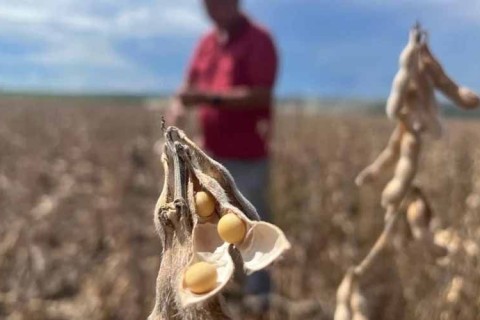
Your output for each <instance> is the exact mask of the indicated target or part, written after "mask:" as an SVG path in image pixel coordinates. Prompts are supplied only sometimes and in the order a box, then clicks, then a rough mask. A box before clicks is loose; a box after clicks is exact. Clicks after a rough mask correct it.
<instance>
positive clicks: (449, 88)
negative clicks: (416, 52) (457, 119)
mask: <svg viewBox="0 0 480 320" xmlns="http://www.w3.org/2000/svg"><path fill="white" fill-rule="evenodd" d="M420 56H421V59H422V61H423V63H425V66H426V68H427V71H428V73H429V74H430V76H431V79H432V81H433V83H434V84H435V87H437V88H438V89H439V90H440V91H442V92H443V94H444V95H445V96H447V97H448V98H449V99H450V100H452V101H453V102H454V103H455V104H457V105H458V106H459V107H461V108H464V109H474V108H477V107H478V106H480V97H479V96H478V95H477V94H476V93H475V92H473V91H472V90H471V89H469V88H467V87H463V86H459V85H458V84H457V83H456V82H455V81H453V80H452V79H451V78H450V77H449V76H448V75H447V73H446V72H445V70H444V69H443V67H442V65H441V64H440V62H439V61H438V59H437V58H436V57H435V56H434V55H433V54H432V52H431V50H430V48H429V47H428V46H427V45H425V46H422V48H421V51H420Z"/></svg>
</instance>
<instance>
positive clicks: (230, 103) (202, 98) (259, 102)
mask: <svg viewBox="0 0 480 320" xmlns="http://www.w3.org/2000/svg"><path fill="white" fill-rule="evenodd" d="M176 98H177V99H178V101H180V102H181V104H183V105H185V106H187V107H189V106H195V105H198V104H202V103H207V104H210V105H213V106H218V107H219V108H242V109H247V108H248V109H250V108H251V109H254V108H258V107H263V106H265V105H268V104H270V102H271V100H272V89H270V88H262V87H253V88H252V87H237V88H232V89H231V90H229V91H228V92H221V93H220V92H219V93H216V92H205V91H197V90H195V89H190V88H186V89H184V90H182V91H180V93H178V94H177V96H176Z"/></svg>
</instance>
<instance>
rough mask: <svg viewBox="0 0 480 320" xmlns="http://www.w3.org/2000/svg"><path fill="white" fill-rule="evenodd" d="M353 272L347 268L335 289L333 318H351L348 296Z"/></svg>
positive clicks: (348, 319)
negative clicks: (335, 298)
mask: <svg viewBox="0 0 480 320" xmlns="http://www.w3.org/2000/svg"><path fill="white" fill-rule="evenodd" d="M353 281H354V273H353V272H352V270H349V271H348V272H347V274H346V275H345V277H344V278H343V280H342V282H341V283H340V285H339V286H338V289H337V306H336V308H335V316H334V320H351V319H352V309H351V305H350V297H351V295H352V288H353V285H354V284H353Z"/></svg>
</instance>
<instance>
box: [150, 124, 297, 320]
mask: <svg viewBox="0 0 480 320" xmlns="http://www.w3.org/2000/svg"><path fill="white" fill-rule="evenodd" d="M162 163H163V167H164V175H165V179H164V184H163V191H162V193H161V195H160V197H159V199H158V202H157V205H156V207H155V212H154V221H155V226H156V230H157V232H158V234H159V235H160V239H161V243H162V255H161V263H160V271H159V274H158V279H157V291H156V292H157V293H156V300H155V307H154V309H153V312H152V314H151V315H150V317H149V320H161V319H185V320H197V319H198V320H200V319H230V315H229V312H228V310H227V309H226V306H225V305H224V302H223V299H222V296H221V293H222V291H223V290H224V289H225V286H226V285H227V284H229V282H230V280H232V278H233V275H234V271H235V272H236V273H237V274H238V275H239V276H238V277H239V278H241V276H242V275H243V274H244V273H245V274H247V275H248V274H251V273H253V272H255V271H259V270H261V269H263V268H265V267H267V266H268V265H270V264H271V263H272V262H273V261H275V260H276V259H277V258H278V257H280V255H282V254H283V253H284V252H285V251H286V250H288V249H289V248H290V243H289V242H288V241H287V239H286V238H285V235H284V234H283V232H282V231H281V230H280V229H279V228H278V227H276V226H274V225H272V224H270V223H267V222H262V221H258V220H259V216H258V214H257V212H256V210H255V208H254V207H253V206H252V205H251V204H250V202H248V200H247V199H245V198H244V197H243V195H242V194H241V193H240V191H239V190H238V189H237V187H236V185H235V182H234V180H233V178H232V176H231V175H230V173H229V172H228V171H227V169H225V167H223V166H222V165H221V164H220V163H218V162H216V161H214V160H213V159H211V158H210V157H209V156H208V155H207V154H205V153H204V152H203V151H202V150H201V149H200V148H199V147H198V146H197V145H195V143H193V142H192V141H191V140H190V139H189V138H188V137H187V136H186V135H185V134H184V133H183V131H181V130H179V129H177V128H175V127H169V128H166V129H165V145H164V148H163V153H162Z"/></svg>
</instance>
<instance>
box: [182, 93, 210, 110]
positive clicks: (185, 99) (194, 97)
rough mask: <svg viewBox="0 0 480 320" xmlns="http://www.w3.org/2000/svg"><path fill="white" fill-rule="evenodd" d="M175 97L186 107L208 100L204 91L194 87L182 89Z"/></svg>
mask: <svg viewBox="0 0 480 320" xmlns="http://www.w3.org/2000/svg"><path fill="white" fill-rule="evenodd" d="M176 97H177V99H178V100H179V101H180V102H181V103H182V104H183V105H184V106H186V107H191V106H194V105H197V104H201V103H206V102H208V97H207V95H206V94H205V93H204V92H201V91H198V90H194V89H187V90H182V91H180V92H179V93H178V94H177V96H176Z"/></svg>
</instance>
